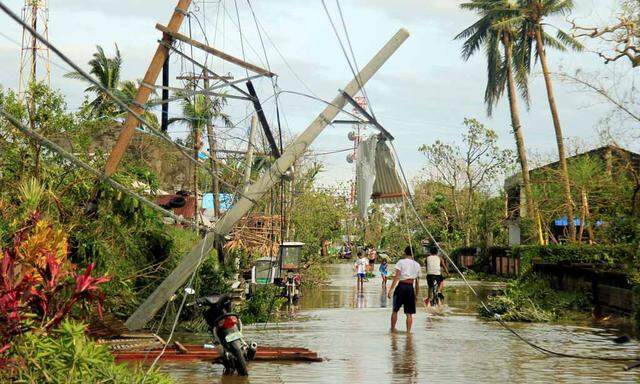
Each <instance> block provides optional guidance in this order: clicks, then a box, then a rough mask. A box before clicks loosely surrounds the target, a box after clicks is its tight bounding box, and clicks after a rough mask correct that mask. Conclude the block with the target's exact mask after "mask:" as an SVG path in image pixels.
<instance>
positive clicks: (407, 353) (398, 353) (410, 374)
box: [390, 332, 418, 383]
mask: <svg viewBox="0 0 640 384" xmlns="http://www.w3.org/2000/svg"><path fill="white" fill-rule="evenodd" d="M390 335H391V337H390V339H391V366H392V367H391V368H392V369H391V372H392V380H393V382H397V383H417V382H418V380H417V379H418V369H417V368H416V361H417V358H416V353H415V348H414V344H413V334H411V333H405V334H400V333H397V332H396V333H391V334H390ZM398 344H400V345H401V346H400V347H398Z"/></svg>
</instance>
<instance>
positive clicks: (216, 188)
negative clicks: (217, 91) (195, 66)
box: [202, 71, 220, 218]
mask: <svg viewBox="0 0 640 384" xmlns="http://www.w3.org/2000/svg"><path fill="white" fill-rule="evenodd" d="M202 76H203V81H204V89H205V91H208V90H209V74H208V73H207V72H206V71H202ZM206 98H207V108H212V107H213V104H212V103H211V96H210V95H208V94H207V95H206ZM207 138H208V140H209V162H210V164H211V171H212V172H213V175H212V177H211V179H212V180H211V193H212V194H213V213H214V215H215V217H216V218H218V217H220V183H219V182H218V162H217V161H216V160H217V155H216V139H215V136H214V135H213V124H212V122H211V120H207Z"/></svg>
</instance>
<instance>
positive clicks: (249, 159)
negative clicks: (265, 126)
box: [242, 114, 258, 193]
mask: <svg viewBox="0 0 640 384" xmlns="http://www.w3.org/2000/svg"><path fill="white" fill-rule="evenodd" d="M257 128H258V117H257V116H256V115H255V114H254V115H253V116H251V128H249V143H248V144H247V155H246V157H245V159H244V164H245V165H244V184H243V185H242V192H243V193H247V190H248V189H249V186H250V185H251V169H252V168H253V152H254V148H253V146H254V144H253V142H254V141H255V140H256V129H257Z"/></svg>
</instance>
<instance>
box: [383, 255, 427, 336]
mask: <svg viewBox="0 0 640 384" xmlns="http://www.w3.org/2000/svg"><path fill="white" fill-rule="evenodd" d="M419 278H420V264H418V263H417V262H416V261H415V260H413V249H412V248H411V246H408V247H407V248H405V249H404V258H403V259H401V260H399V261H398V262H397V263H396V274H395V276H394V277H393V283H391V288H390V289H389V294H388V295H387V297H388V298H391V292H393V312H392V313H391V332H395V330H396V323H397V322H398V311H399V310H400V307H404V314H405V315H407V332H410V331H411V326H412V325H413V315H414V314H415V313H416V300H417V298H418V294H419V293H420V283H419ZM414 285H415V289H414ZM394 288H395V289H394Z"/></svg>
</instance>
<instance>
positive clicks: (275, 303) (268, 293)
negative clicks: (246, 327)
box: [239, 285, 287, 324]
mask: <svg viewBox="0 0 640 384" xmlns="http://www.w3.org/2000/svg"><path fill="white" fill-rule="evenodd" d="M286 301H287V299H286V298H284V297H282V288H281V287H278V286H275V285H259V286H257V287H256V291H255V292H254V294H253V295H252V296H251V297H250V298H249V299H247V300H246V301H245V302H244V303H243V305H242V307H240V308H239V314H240V318H241V319H242V323H243V324H252V323H266V322H268V321H271V320H274V318H275V316H277V311H278V310H279V308H280V307H282V305H283V304H284V303H285V302H286Z"/></svg>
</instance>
